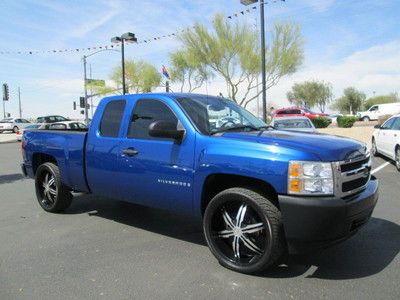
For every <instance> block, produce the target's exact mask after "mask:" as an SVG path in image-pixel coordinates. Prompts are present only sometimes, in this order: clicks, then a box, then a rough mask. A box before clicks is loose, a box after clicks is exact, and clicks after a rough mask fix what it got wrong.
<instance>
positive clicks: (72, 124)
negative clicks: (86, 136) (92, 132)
mask: <svg viewBox="0 0 400 300" xmlns="http://www.w3.org/2000/svg"><path fill="white" fill-rule="evenodd" d="M44 128H45V129H87V126H86V125H85V124H84V123H82V122H77V121H65V122H56V123H51V124H45V125H44Z"/></svg>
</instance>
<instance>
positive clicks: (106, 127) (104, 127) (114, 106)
mask: <svg viewBox="0 0 400 300" xmlns="http://www.w3.org/2000/svg"><path fill="white" fill-rule="evenodd" d="M125 106H126V101H125V100H113V101H110V102H108V103H107V105H106V107H105V108H104V112H103V116H102V117H101V121H100V125H99V133H100V135H101V136H103V137H118V135H119V129H120V127H121V121H122V117H123V115H124V111H125Z"/></svg>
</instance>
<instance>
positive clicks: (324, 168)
mask: <svg viewBox="0 0 400 300" xmlns="http://www.w3.org/2000/svg"><path fill="white" fill-rule="evenodd" d="M288 194H295V195H331V194H333V172H332V165H331V163H322V162H311V161H290V162H289V170H288Z"/></svg>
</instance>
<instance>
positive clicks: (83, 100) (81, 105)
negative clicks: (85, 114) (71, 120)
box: [79, 97, 85, 108]
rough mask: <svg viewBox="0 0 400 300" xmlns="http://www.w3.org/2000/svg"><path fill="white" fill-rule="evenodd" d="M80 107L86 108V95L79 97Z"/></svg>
mask: <svg viewBox="0 0 400 300" xmlns="http://www.w3.org/2000/svg"><path fill="white" fill-rule="evenodd" d="M79 107H80V108H85V97H80V98H79Z"/></svg>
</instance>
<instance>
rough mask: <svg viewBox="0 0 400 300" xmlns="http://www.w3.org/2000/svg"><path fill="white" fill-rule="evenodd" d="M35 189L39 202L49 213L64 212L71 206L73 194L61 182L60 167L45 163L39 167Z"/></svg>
mask: <svg viewBox="0 0 400 300" xmlns="http://www.w3.org/2000/svg"><path fill="white" fill-rule="evenodd" d="M35 188H36V197H37V200H38V202H39V204H40V206H41V207H42V208H43V209H44V210H45V211H47V212H52V213H58V212H62V211H64V210H65V209H67V208H68V207H69V206H70V205H71V202H72V194H71V192H70V190H69V188H68V187H66V186H65V185H64V184H63V183H62V182H61V177H60V171H59V169H58V166H56V165H55V164H53V163H50V162H48V163H44V164H42V165H40V166H39V167H38V169H37V171H36V177H35Z"/></svg>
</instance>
